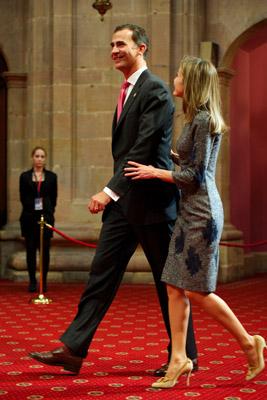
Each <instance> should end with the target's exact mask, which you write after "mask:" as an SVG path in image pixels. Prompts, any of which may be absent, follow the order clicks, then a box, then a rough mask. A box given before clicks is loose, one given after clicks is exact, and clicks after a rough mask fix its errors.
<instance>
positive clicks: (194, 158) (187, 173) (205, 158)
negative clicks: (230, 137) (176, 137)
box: [172, 117, 213, 190]
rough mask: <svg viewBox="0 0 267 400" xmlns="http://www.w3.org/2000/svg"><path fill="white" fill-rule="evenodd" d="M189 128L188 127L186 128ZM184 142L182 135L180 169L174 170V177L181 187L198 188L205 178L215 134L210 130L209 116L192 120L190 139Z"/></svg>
mask: <svg viewBox="0 0 267 400" xmlns="http://www.w3.org/2000/svg"><path fill="white" fill-rule="evenodd" d="M184 129H188V128H186V127H185V128H184ZM186 137H187V142H186V143H185V142H183V133H182V135H181V140H180V146H179V150H178V152H179V155H180V160H179V161H180V167H181V170H180V171H173V172H172V175H173V179H174V181H175V183H176V185H177V186H178V188H180V189H188V190H190V189H191V188H192V189H193V188H197V187H199V186H200V185H201V183H202V182H203V181H204V180H205V175H206V173H207V167H208V163H209V157H210V152H211V146H212V141H213V136H212V135H211V134H210V132H209V121H208V119H207V118H205V119H201V118H199V117H196V118H195V120H194V121H193V122H192V127H191V135H190V140H188V132H187V135H186Z"/></svg>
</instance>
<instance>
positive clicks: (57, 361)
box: [29, 346, 83, 374]
mask: <svg viewBox="0 0 267 400" xmlns="http://www.w3.org/2000/svg"><path fill="white" fill-rule="evenodd" d="M29 356H30V357H31V358H34V359H35V360H37V361H40V362H41V363H43V364H48V365H53V366H58V367H63V368H64V369H65V370H66V371H70V372H72V373H73V374H78V373H79V372H80V369H81V366H82V362H83V359H82V357H78V356H76V355H74V354H73V352H72V351H71V350H70V349H69V348H68V347H66V346H61V347H58V348H57V349H55V350H53V351H44V352H42V353H38V352H34V353H29Z"/></svg>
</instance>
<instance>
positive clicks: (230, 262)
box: [217, 68, 249, 282]
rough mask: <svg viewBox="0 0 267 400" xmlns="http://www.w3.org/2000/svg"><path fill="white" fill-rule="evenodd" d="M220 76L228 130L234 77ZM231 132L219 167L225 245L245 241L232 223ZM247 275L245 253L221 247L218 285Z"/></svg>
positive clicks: (224, 142)
mask: <svg viewBox="0 0 267 400" xmlns="http://www.w3.org/2000/svg"><path fill="white" fill-rule="evenodd" d="M218 74H219V80H220V89H221V97H222V112H223V115H224V118H225V121H226V124H227V125H228V126H229V122H230V118H229V112H230V106H229V100H230V83H231V79H232V77H233V76H234V71H233V70H231V69H229V68H219V69H218ZM230 132H231V130H229V131H227V132H226V133H225V134H224V135H223V139H222V146H221V150H220V154H219V159H218V166H217V185H218V189H219V192H220V194H221V198H222V202H223V207H224V230H223V236H222V241H223V242H228V243H229V244H231V242H239V243H242V238H243V235H242V232H241V231H239V230H237V229H236V227H235V226H233V224H232V223H231V216H230ZM248 273H249V271H245V266H244V251H243V249H240V248H232V247H225V246H221V249H220V271H219V281H220V282H228V281H233V280H238V279H240V278H242V277H244V276H248Z"/></svg>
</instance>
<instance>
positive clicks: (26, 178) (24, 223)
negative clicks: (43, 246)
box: [19, 169, 57, 237]
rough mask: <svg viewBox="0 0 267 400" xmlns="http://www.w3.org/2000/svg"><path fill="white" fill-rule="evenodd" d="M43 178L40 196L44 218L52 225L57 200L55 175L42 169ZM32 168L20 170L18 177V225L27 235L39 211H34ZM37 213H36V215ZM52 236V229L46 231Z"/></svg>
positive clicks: (34, 196)
mask: <svg viewBox="0 0 267 400" xmlns="http://www.w3.org/2000/svg"><path fill="white" fill-rule="evenodd" d="M44 172H45V180H44V181H43V182H42V184H41V192H40V197H42V198H43V212H42V214H43V215H44V219H45V221H46V222H47V223H49V224H51V225H54V212H55V207H56V202H57V175H56V174H55V173H54V172H52V171H48V170H46V169H45V170H44ZM32 173H33V170H32V169H30V170H29V171H25V172H22V174H21V175H20V179H19V190H20V201H21V204H22V212H21V216H20V226H21V234H22V236H24V237H25V236H27V235H29V233H31V232H32V231H33V226H34V224H36V218H37V217H38V218H39V215H40V213H41V212H36V211H34V199H35V198H36V197H38V193H37V184H36V182H33V180H32ZM37 214H38V215H37ZM46 231H47V232H49V235H50V236H52V231H50V230H49V231H48V229H46Z"/></svg>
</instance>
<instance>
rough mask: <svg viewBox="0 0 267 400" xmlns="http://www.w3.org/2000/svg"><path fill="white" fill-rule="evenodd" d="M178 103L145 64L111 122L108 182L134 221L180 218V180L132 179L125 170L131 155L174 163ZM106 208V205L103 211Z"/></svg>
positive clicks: (166, 164) (165, 164) (158, 163)
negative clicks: (111, 171) (172, 152)
mask: <svg viewBox="0 0 267 400" xmlns="http://www.w3.org/2000/svg"><path fill="white" fill-rule="evenodd" d="M173 113H174V105H173V101H172V97H171V94H170V92H169V89H168V87H167V86H166V85H165V83H164V82H163V81H161V80H160V79H159V78H158V77H157V76H155V75H152V74H151V73H150V72H149V71H148V70H145V71H144V72H143V73H142V74H141V76H140V77H139V79H138V80H137V82H136V84H135V85H134V87H133V89H132V91H131V93H130V95H129V97H128V99H127V100H126V103H125V105H124V108H123V111H122V113H121V116H120V119H119V121H118V123H117V113H116V112H115V115H114V119H113V126H112V154H113V159H114V175H113V177H112V178H111V180H110V181H109V183H108V184H107V187H109V188H110V189H111V190H113V191H114V192H115V193H117V194H118V195H119V196H120V199H119V200H118V204H120V205H121V207H122V210H123V212H124V214H125V216H126V218H127V219H128V221H129V222H130V223H133V224H138V225H139V224H141V225H147V224H154V223H160V222H164V221H169V220H174V219H175V218H176V211H177V207H176V201H177V189H176V185H174V184H172V183H166V182H163V181H160V180H159V179H148V180H143V181H141V180H140V181H132V180H131V179H130V178H128V177H125V176H124V167H125V166H126V165H127V161H129V160H131V161H136V162H140V163H142V164H147V165H153V166H154V167H157V168H162V169H166V170H172V169H173V163H172V160H171V159H170V148H171V136H172V123H173ZM106 212H108V207H107V208H106V210H105V212H104V215H103V219H105V213H106Z"/></svg>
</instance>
